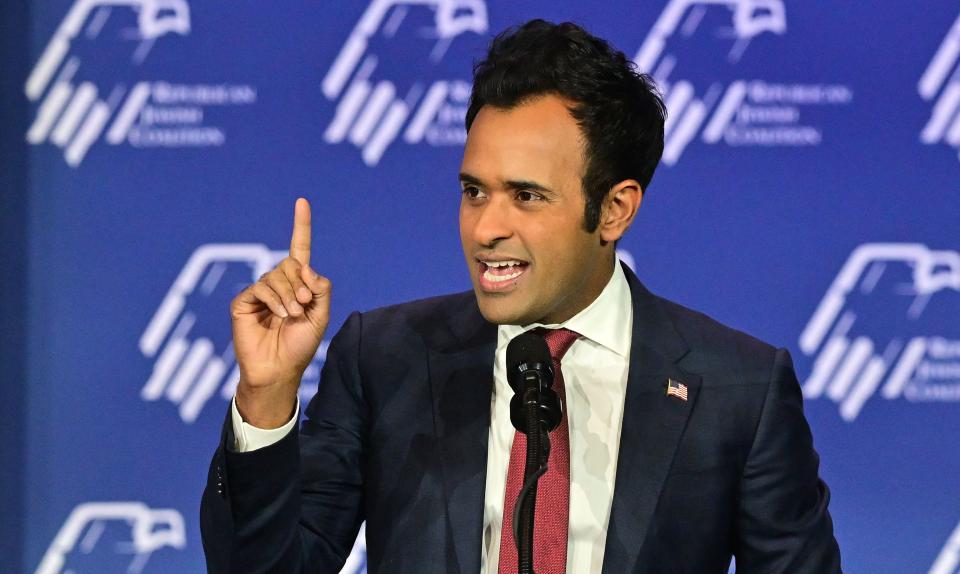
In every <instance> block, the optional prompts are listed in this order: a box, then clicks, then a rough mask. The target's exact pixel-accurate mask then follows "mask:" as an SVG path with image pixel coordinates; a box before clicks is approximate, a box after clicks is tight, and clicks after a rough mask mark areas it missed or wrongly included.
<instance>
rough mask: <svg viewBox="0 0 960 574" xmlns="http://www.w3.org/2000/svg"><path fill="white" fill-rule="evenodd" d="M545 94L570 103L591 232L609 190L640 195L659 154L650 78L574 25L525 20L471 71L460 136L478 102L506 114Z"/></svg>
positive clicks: (656, 104) (659, 109)
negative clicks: (581, 141)
mask: <svg viewBox="0 0 960 574" xmlns="http://www.w3.org/2000/svg"><path fill="white" fill-rule="evenodd" d="M550 93H552V94H558V95H560V96H563V97H564V98H567V99H569V100H572V101H574V102H575V105H574V107H573V108H572V109H570V114H571V115H572V116H573V118H574V119H575V120H576V121H577V124H578V125H579V126H580V130H581V131H582V132H583V134H584V136H585V138H586V142H587V150H586V151H587V157H586V162H587V167H586V170H585V172H584V174H583V178H582V180H581V184H582V186H583V192H584V195H585V196H586V204H587V206H586V210H585V213H584V227H585V228H586V230H587V231H590V232H592V231H594V230H595V229H596V228H597V226H598V225H599V223H600V206H601V204H602V203H603V198H604V197H605V196H606V195H607V192H608V191H610V188H611V187H613V186H614V185H615V184H617V183H618V182H621V181H623V180H625V179H635V180H637V181H638V182H639V183H640V186H641V188H642V189H643V190H644V191H646V189H647V186H648V185H649V184H650V180H651V179H652V178H653V172H654V170H656V168H657V164H658V163H659V162H660V156H661V155H662V154H663V124H664V119H665V117H666V109H665V108H664V105H663V100H662V98H661V97H660V94H659V92H658V91H657V88H656V86H655V85H654V82H653V80H652V79H651V78H650V77H649V76H648V75H646V74H641V73H638V72H637V71H636V67H635V65H634V63H633V62H632V61H630V60H629V59H628V58H627V57H626V56H625V55H624V54H623V52H620V51H618V50H615V49H613V48H612V47H610V45H609V44H608V43H607V42H606V41H604V40H602V39H600V38H597V37H596V36H593V35H591V34H590V33H589V32H587V31H586V30H584V29H583V28H581V27H580V26H577V25H576V24H572V23H570V22H564V23H562V24H553V23H551V22H547V21H545V20H531V21H529V22H527V23H526V24H523V25H522V26H520V27H517V28H510V29H508V30H505V31H504V32H502V33H501V34H499V35H498V36H497V37H496V38H494V40H493V42H492V43H491V45H490V49H489V51H488V52H487V58H486V59H485V60H483V61H482V62H479V63H478V64H476V65H475V66H474V69H473V91H472V93H471V94H470V107H469V108H468V110H467V118H466V127H467V131H470V126H471V125H472V124H473V120H474V119H475V118H476V117H477V112H479V111H480V108H482V107H483V106H485V105H491V106H494V107H497V108H503V109H510V108H512V107H515V106H518V105H520V104H523V103H525V102H527V101H529V100H530V99H533V98H535V97H537V96H541V95H545V94H550Z"/></svg>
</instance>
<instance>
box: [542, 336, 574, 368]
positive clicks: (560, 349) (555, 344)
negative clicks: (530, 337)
mask: <svg viewBox="0 0 960 574" xmlns="http://www.w3.org/2000/svg"><path fill="white" fill-rule="evenodd" d="M536 332H537V334H539V335H541V336H542V337H543V340H544V341H546V342H547V347H548V348H549V349H550V357H551V358H552V359H553V360H554V362H555V363H557V364H560V360H561V359H563V356H564V355H565V354H567V351H568V350H569V349H570V345H573V342H574V341H576V340H577V339H579V338H580V333H577V332H576V331H571V330H570V329H565V328H560V329H544V328H539V329H537V331H536Z"/></svg>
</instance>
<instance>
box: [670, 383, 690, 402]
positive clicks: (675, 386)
mask: <svg viewBox="0 0 960 574" xmlns="http://www.w3.org/2000/svg"><path fill="white" fill-rule="evenodd" d="M667 396H668V397H677V398H678V399H680V400H681V401H686V400H687V385H685V384H683V383H681V382H679V381H675V380H673V379H667Z"/></svg>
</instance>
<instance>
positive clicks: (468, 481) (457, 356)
mask: <svg viewBox="0 0 960 574" xmlns="http://www.w3.org/2000/svg"><path fill="white" fill-rule="evenodd" d="M453 315H454V316H453V317H451V318H450V322H449V323H448V325H449V328H450V331H449V332H448V333H445V334H443V336H437V335H434V336H431V337H430V339H431V340H428V341H427V347H428V356H429V358H428V360H429V376H430V387H431V392H432V399H433V417H434V418H433V421H434V429H435V431H436V433H437V437H438V444H439V454H440V467H441V469H442V473H443V477H442V480H443V484H444V497H445V499H446V502H447V521H448V525H449V529H450V530H449V537H448V540H450V541H452V544H453V547H454V551H455V553H456V562H457V565H458V570H457V571H460V572H476V571H477V570H478V569H479V567H480V546H481V539H482V528H483V506H484V493H485V489H486V469H487V437H488V434H489V428H490V400H491V396H492V392H493V360H494V353H495V351H496V341H497V328H496V326H495V325H491V324H490V323H487V322H486V321H485V320H484V319H483V317H482V316H481V315H480V312H479V310H478V309H477V307H476V302H475V300H473V299H470V304H468V305H465V306H464V307H463V308H461V309H459V310H457V311H455V312H454V313H453ZM451 566H452V565H445V566H444V565H437V567H438V571H439V570H442V571H446V572H450V571H453V570H451Z"/></svg>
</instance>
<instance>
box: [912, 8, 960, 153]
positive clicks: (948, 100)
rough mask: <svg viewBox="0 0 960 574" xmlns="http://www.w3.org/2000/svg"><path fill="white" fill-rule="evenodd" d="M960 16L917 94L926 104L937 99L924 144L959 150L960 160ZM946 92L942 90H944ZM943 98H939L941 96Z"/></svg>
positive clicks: (951, 28)
mask: <svg viewBox="0 0 960 574" xmlns="http://www.w3.org/2000/svg"><path fill="white" fill-rule="evenodd" d="M958 62H960V16H957V19H956V21H954V23H953V26H951V27H950V31H949V32H947V36H946V37H945V38H944V39H943V42H942V43H941V44H940V48H938V49H937V53H936V54H934V56H933V60H931V61H930V65H929V66H927V69H926V71H924V72H923V76H921V77H920V83H919V84H917V91H918V92H920V97H921V98H923V99H924V100H926V101H928V102H929V101H930V100H932V99H934V98H936V99H937V101H936V103H934V104H933V110H932V111H931V113H930V120H929V121H928V122H927V125H926V126H924V127H923V131H922V132H920V141H921V142H923V143H925V144H930V145H933V144H936V143H940V142H941V141H942V142H944V143H946V144H948V145H951V146H953V147H954V148H956V149H957V150H958V153H957V157H960V66H957V63H958ZM941 88H942V89H941ZM938 94H939V96H938Z"/></svg>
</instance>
